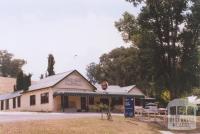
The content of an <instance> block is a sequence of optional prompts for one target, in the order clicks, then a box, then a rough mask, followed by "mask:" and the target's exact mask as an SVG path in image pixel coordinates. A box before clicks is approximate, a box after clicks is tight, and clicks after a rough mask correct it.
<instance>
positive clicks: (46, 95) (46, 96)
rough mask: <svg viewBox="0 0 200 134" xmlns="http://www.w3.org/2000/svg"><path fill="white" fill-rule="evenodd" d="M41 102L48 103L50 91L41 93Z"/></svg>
mask: <svg viewBox="0 0 200 134" xmlns="http://www.w3.org/2000/svg"><path fill="white" fill-rule="evenodd" d="M40 103H41V104H47V103H49V93H48V92H46V93H41V95H40Z"/></svg>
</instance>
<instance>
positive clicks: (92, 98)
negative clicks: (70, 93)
mask: <svg viewBox="0 0 200 134" xmlns="http://www.w3.org/2000/svg"><path fill="white" fill-rule="evenodd" d="M89 105H94V97H93V96H89Z"/></svg>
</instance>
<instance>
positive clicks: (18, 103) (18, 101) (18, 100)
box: [17, 96, 21, 107]
mask: <svg viewBox="0 0 200 134" xmlns="http://www.w3.org/2000/svg"><path fill="white" fill-rule="evenodd" d="M17 106H18V107H21V97H20V96H19V97H17Z"/></svg>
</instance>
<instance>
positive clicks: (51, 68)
mask: <svg viewBox="0 0 200 134" xmlns="http://www.w3.org/2000/svg"><path fill="white" fill-rule="evenodd" d="M54 64H55V60H54V57H53V55H52V54H49V57H48V67H47V72H48V76H51V75H55V72H54Z"/></svg>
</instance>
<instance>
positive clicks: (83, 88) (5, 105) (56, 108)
mask: <svg viewBox="0 0 200 134" xmlns="http://www.w3.org/2000/svg"><path fill="white" fill-rule="evenodd" d="M128 96H129V97H133V98H134V99H135V100H136V99H140V98H144V94H143V93H142V92H141V91H140V90H139V89H138V88H137V87H136V86H135V85H133V86H127V87H119V86H108V88H107V89H106V90H102V89H101V86H100V85H99V84H96V85H93V84H91V83H90V82H89V81H88V80H87V79H86V78H85V77H84V76H82V75H81V74H80V73H79V72H78V71H77V70H72V71H68V72H64V73H59V74H56V75H53V76H49V77H47V78H44V79H41V80H39V81H37V82H34V83H33V84H32V85H31V86H30V87H29V89H28V90H27V91H16V92H12V93H6V94H2V95H0V111H39V112H86V111H90V112H98V111H99V109H98V105H99V104H100V103H103V104H108V103H109V102H110V101H109V100H111V102H110V104H111V110H112V111H113V112H123V111H124V99H125V97H128Z"/></svg>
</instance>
